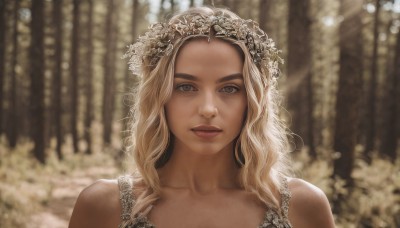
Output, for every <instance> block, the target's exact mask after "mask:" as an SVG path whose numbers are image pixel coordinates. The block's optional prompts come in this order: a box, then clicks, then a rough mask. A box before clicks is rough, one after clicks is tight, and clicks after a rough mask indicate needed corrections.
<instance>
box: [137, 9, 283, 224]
mask: <svg viewBox="0 0 400 228" xmlns="http://www.w3.org/2000/svg"><path fill="white" fill-rule="evenodd" d="M221 12H222V13H223V14H224V15H226V16H228V17H231V18H239V17H238V16H237V15H236V14H234V13H232V12H230V11H228V10H225V9H218V8H208V7H199V8H192V9H189V10H187V11H185V12H183V13H181V14H178V15H176V16H174V17H172V18H171V19H170V21H169V24H173V23H175V22H176V21H178V20H179V19H180V18H182V17H183V16H185V15H205V16H213V15H216V14H217V13H221ZM196 37H208V38H210V37H209V36H204V35H193V36H185V37H175V38H174V39H175V40H174V42H173V49H172V51H171V53H170V54H168V55H164V56H162V57H161V58H160V59H159V60H158V62H157V63H156V64H152V63H151V59H146V58H142V61H143V62H142V64H141V73H140V78H141V80H140V82H139V84H138V86H137V88H136V90H135V91H134V97H135V102H134V105H133V106H132V108H131V113H132V118H131V120H132V121H131V124H130V131H131V141H132V149H131V151H132V153H133V158H134V161H135V163H136V168H135V169H136V170H135V172H134V173H133V182H134V194H135V197H136V199H135V201H136V202H135V205H134V206H133V210H132V218H133V217H136V216H139V215H140V214H146V213H147V212H148V211H149V210H150V209H151V205H152V204H153V203H155V202H156V201H157V200H158V199H159V197H160V179H159V176H158V173H157V169H158V168H159V167H160V166H162V165H163V164H165V163H166V162H168V159H169V156H170V154H171V153H172V147H173V145H172V141H173V140H172V138H173V135H171V133H170V131H169V128H168V124H167V121H166V116H165V110H164V106H165V104H166V102H167V101H168V99H169V98H170V96H171V93H172V90H173V79H174V68H175V59H176V56H177V54H178V52H179V49H180V48H181V46H182V45H183V44H184V43H185V42H188V40H190V39H192V38H196ZM213 39H222V40H225V41H227V42H229V43H231V44H232V45H235V46H236V47H238V49H240V50H241V52H242V53H241V54H242V55H243V57H244V58H243V59H244V65H243V79H244V84H245V88H246V93H247V113H246V118H245V121H244V124H243V128H242V130H241V133H240V135H239V136H238V138H237V140H236V145H235V149H234V155H235V156H234V157H235V159H236V163H237V164H238V165H239V166H240V173H239V176H238V179H239V181H240V184H241V186H242V187H243V188H244V189H245V190H246V191H249V192H251V193H253V194H254V195H255V196H256V197H257V198H258V199H259V200H260V201H261V202H263V204H265V206H268V207H272V208H275V209H277V210H279V204H280V203H279V200H278V198H277V197H276V196H275V194H274V193H276V192H277V191H279V189H280V188H281V179H280V177H281V176H282V175H285V174H287V158H286V156H285V154H286V153H287V152H288V151H289V146H288V140H287V129H286V127H285V125H284V124H283V123H282V122H281V120H280V119H279V116H278V112H279V101H280V98H279V95H278V92H277V89H276V86H277V85H276V78H275V77H273V76H271V72H269V71H268V68H267V67H262V66H261V67H260V66H257V65H256V64H255V63H254V61H253V59H252V56H251V54H250V52H249V50H248V48H247V47H246V45H245V44H243V42H240V41H238V40H235V39H233V38H229V37H213Z"/></svg>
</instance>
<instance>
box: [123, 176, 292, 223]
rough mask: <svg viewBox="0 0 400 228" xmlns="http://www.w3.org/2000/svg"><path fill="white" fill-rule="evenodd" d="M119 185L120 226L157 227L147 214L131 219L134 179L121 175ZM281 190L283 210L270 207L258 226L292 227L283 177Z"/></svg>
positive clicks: (133, 201)
mask: <svg viewBox="0 0 400 228" xmlns="http://www.w3.org/2000/svg"><path fill="white" fill-rule="evenodd" d="M118 186H119V191H120V201H121V206H122V214H121V220H122V222H121V224H120V225H119V226H118V227H119V228H156V227H155V226H154V225H153V224H151V222H150V221H149V220H148V219H147V217H145V216H141V217H136V218H135V219H133V220H131V211H132V207H133V205H134V203H135V199H134V197H133V193H132V179H131V178H130V177H129V176H121V177H119V178H118ZM282 186H283V187H282V189H281V190H280V192H281V198H282V202H281V211H282V213H279V212H277V211H275V210H273V209H268V210H267V211H266V212H265V216H264V220H263V221H262V222H261V224H260V225H259V226H258V228H292V225H291V224H290V222H289V219H288V211H289V201H290V197H291V195H290V192H289V188H288V183H287V180H286V179H285V178H283V185H282Z"/></svg>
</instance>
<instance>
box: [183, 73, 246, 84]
mask: <svg viewBox="0 0 400 228" xmlns="http://www.w3.org/2000/svg"><path fill="white" fill-rule="evenodd" d="M175 78H182V79H186V80H190V81H198V80H199V79H198V78H197V77H195V76H193V75H190V74H185V73H176V74H175ZM235 79H241V80H243V75H242V73H235V74H230V75H227V76H224V77H222V78H220V79H218V81H217V82H219V83H220V82H226V81H231V80H235Z"/></svg>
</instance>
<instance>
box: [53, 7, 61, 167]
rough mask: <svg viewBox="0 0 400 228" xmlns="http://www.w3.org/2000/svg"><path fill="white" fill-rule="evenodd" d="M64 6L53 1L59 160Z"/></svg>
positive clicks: (56, 126) (55, 124) (55, 102)
mask: <svg viewBox="0 0 400 228" xmlns="http://www.w3.org/2000/svg"><path fill="white" fill-rule="evenodd" d="M62 4H63V0H53V20H54V42H55V53H54V78H53V91H52V92H53V100H52V101H53V105H52V106H53V109H54V110H53V121H54V122H53V124H54V125H53V129H54V132H55V134H56V140H57V145H56V152H57V157H58V159H59V160H62V159H63V154H62V151H61V146H62V143H63V139H62V126H61V116H62V99H61V90H62V67H61V66H62V60H63V58H62V56H63V48H62V43H63V34H64V33H63V28H62V18H63V16H62Z"/></svg>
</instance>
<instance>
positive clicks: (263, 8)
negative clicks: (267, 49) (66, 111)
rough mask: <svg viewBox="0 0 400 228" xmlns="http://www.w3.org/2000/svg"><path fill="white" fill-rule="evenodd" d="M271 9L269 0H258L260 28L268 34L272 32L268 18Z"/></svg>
mask: <svg viewBox="0 0 400 228" xmlns="http://www.w3.org/2000/svg"><path fill="white" fill-rule="evenodd" d="M270 11H271V0H260V11H259V14H258V20H259V21H258V22H259V23H260V28H261V29H262V30H264V31H265V32H266V33H267V34H268V35H270V34H271V33H272V27H271V26H272V24H271V22H270V20H269V18H270V16H269V15H270Z"/></svg>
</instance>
